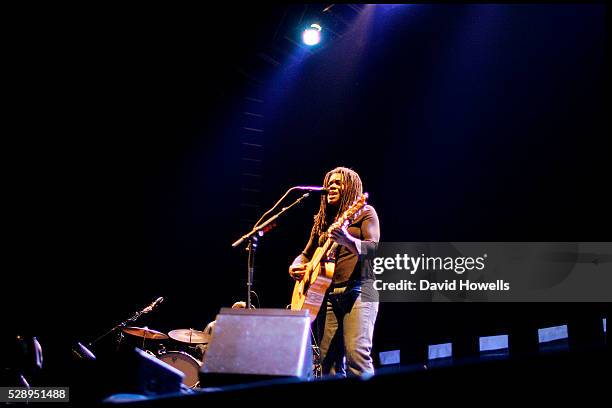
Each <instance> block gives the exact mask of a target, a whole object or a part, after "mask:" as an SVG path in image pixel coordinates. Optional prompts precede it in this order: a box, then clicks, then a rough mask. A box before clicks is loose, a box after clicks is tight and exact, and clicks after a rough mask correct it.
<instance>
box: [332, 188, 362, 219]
mask: <svg viewBox="0 0 612 408" xmlns="http://www.w3.org/2000/svg"><path fill="white" fill-rule="evenodd" d="M367 201H368V193H363V194H361V195H360V196H359V197H357V198H356V199H355V201H353V203H352V204H351V206H350V207H349V208H347V210H346V211H345V212H344V214H342V217H340V219H339V220H338V221H339V224H345V223H347V222H349V223H350V222H352V221H353V220H355V219H356V218H357V216H358V215H359V214H360V213H361V211H362V210H363V208H364V207H365V206H366V204H367Z"/></svg>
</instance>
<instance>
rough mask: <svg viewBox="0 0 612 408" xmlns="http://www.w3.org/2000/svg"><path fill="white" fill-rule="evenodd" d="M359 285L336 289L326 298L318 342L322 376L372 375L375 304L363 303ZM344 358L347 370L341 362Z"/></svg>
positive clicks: (376, 309)
mask: <svg viewBox="0 0 612 408" xmlns="http://www.w3.org/2000/svg"><path fill="white" fill-rule="evenodd" d="M361 290H362V289H361V286H360V285H359V284H356V285H354V284H353V285H349V286H346V287H335V288H333V289H332V290H330V291H329V292H328V294H327V296H326V300H325V305H326V309H325V310H326V313H325V327H324V329H323V336H322V339H321V345H320V349H321V365H322V369H323V374H331V375H338V376H346V375H347V371H348V375H362V374H365V373H373V372H374V365H373V363H372V356H371V353H372V337H373V335H374V323H375V322H376V315H377V314H378V302H365V301H362V293H361ZM345 357H346V369H345V364H344V360H345Z"/></svg>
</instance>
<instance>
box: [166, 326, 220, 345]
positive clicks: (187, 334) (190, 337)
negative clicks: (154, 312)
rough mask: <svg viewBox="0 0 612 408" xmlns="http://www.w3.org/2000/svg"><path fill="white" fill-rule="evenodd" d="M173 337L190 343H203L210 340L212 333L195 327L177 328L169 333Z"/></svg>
mask: <svg viewBox="0 0 612 408" xmlns="http://www.w3.org/2000/svg"><path fill="white" fill-rule="evenodd" d="M168 336H170V338H171V339H174V340H176V341H180V342H181V343H188V344H203V343H208V342H209V341H210V335H208V334H206V333H204V332H202V331H199V330H193V329H176V330H172V331H171V332H169V333H168Z"/></svg>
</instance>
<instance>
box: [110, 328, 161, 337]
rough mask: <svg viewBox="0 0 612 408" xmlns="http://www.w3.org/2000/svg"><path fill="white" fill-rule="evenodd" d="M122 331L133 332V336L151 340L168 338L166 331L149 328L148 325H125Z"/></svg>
mask: <svg viewBox="0 0 612 408" xmlns="http://www.w3.org/2000/svg"><path fill="white" fill-rule="evenodd" d="M121 331H123V332H124V333H126V334H131V335H132V336H137V337H144V338H145V339H151V340H166V339H167V338H168V336H166V335H165V334H164V333H162V332H158V331H157V330H153V329H149V328H148V327H124V328H123V329H121Z"/></svg>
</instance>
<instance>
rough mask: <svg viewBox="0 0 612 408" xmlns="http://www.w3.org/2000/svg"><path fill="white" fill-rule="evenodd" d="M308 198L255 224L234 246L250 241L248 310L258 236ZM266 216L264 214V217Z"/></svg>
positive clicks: (296, 201)
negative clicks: (261, 222)
mask: <svg viewBox="0 0 612 408" xmlns="http://www.w3.org/2000/svg"><path fill="white" fill-rule="evenodd" d="M294 189H295V188H290V189H289V190H288V191H287V192H286V193H285V195H284V196H283V197H282V198H281V200H282V199H283V198H284V197H285V196H286V195H287V194H288V193H289V192H290V191H291V190H294ZM308 196H310V193H305V194H302V196H300V197H299V198H298V199H297V200H295V201H294V202H293V203H291V204H290V205H289V206H287V207H283V208H282V209H281V210H280V211H279V212H278V213H277V214H275V215H273V216H272V217H270V218H269V219H268V220H267V221H266V222H264V223H263V224H261V225H257V224H258V223H259V222H258V223H257V224H255V226H254V227H253V229H252V230H251V231H250V232H248V233H246V234H244V235H243V236H242V237H240V238H239V239H238V240H237V241H236V242H234V243H233V244H232V247H233V248H236V247H237V246H239V245H240V244H242V243H243V242H244V241H247V240H248V244H247V247H246V250H247V251H248V252H249V256H248V260H247V269H248V274H247V306H246V309H247V310H251V287H252V286H253V275H254V273H255V250H256V248H257V240H258V237H257V236H258V235H259V236H263V235H264V234H265V233H266V232H268V231H270V230H272V229H273V228H274V227H275V225H273V224H272V223H273V222H274V221H276V220H277V219H278V218H279V217H280V216H282V215H283V214H284V213H285V212H286V211H288V210H289V209H290V208H292V207H294V206H295V205H297V204H299V203H301V202H302V201H303V200H304V199H306V197H308ZM279 202H280V201H279ZM277 205H278V202H277V203H276V204H275V205H274V207H272V209H270V210H268V211H267V212H266V214H267V213H268V212H270V211H272V210H273V209H274V208H275V207H276V206H277ZM266 214H264V216H265V215H266ZM260 221H261V219H260Z"/></svg>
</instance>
